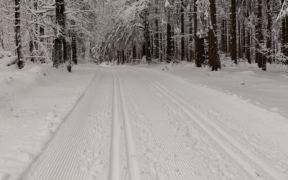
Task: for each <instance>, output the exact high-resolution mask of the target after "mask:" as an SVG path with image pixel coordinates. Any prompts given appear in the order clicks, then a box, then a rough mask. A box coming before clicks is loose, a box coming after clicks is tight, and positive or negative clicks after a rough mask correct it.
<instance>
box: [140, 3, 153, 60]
mask: <svg viewBox="0 0 288 180" xmlns="http://www.w3.org/2000/svg"><path fill="white" fill-rule="evenodd" d="M140 17H141V18H142V20H143V23H144V38H145V41H146V49H145V51H146V52H145V54H146V61H147V62H148V63H150V62H151V61H152V57H151V38H150V31H149V21H148V19H147V17H148V10H147V9H146V10H145V11H144V14H143V15H140Z"/></svg>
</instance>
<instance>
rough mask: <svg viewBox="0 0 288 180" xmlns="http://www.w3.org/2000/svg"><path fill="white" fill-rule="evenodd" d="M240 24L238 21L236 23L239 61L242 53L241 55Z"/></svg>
mask: <svg viewBox="0 0 288 180" xmlns="http://www.w3.org/2000/svg"><path fill="white" fill-rule="evenodd" d="M241 47H242V46H241V22H240V20H239V21H238V57H239V59H241V58H242V53H241Z"/></svg>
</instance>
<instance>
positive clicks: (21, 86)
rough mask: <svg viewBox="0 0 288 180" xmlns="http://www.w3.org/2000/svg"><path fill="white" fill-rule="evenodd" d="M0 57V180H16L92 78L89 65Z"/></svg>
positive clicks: (91, 67)
mask: <svg viewBox="0 0 288 180" xmlns="http://www.w3.org/2000/svg"><path fill="white" fill-rule="evenodd" d="M13 58H15V57H10V58H9V57H4V58H2V59H0V87H1V88H0V144H1V146H0V180H6V179H9V180H13V179H18V178H19V176H20V175H21V174H22V173H23V172H24V171H25V169H26V168H28V167H29V166H30V164H31V163H32V162H33V161H34V159H35V158H36V157H37V155H38V154H39V153H40V152H41V151H42V149H43V148H44V147H45V145H46V143H47V142H48V141H49V140H50V139H51V137H52V136H53V134H54V132H55V131H56V130H57V128H58V127H59V126H60V125H61V123H62V122H63V120H64V119H65V117H66V115H67V114H68V113H69V112H70V110H71V109H72V108H73V107H74V105H75V103H76V102H77V101H78V100H79V98H80V97H81V96H82V94H83V92H84V91H85V89H86V88H87V86H88V84H89V83H90V82H91V80H92V78H93V77H94V74H95V73H94V69H93V66H91V65H81V66H78V67H77V66H75V67H73V73H69V72H67V71H66V69H65V68H63V70H62V69H61V68H60V69H59V70H56V69H54V68H52V65H51V64H50V65H36V64H33V63H30V62H27V63H26V65H25V67H24V69H22V70H19V69H18V68H17V66H16V65H12V66H9V67H8V66H6V64H7V62H11V59H13Z"/></svg>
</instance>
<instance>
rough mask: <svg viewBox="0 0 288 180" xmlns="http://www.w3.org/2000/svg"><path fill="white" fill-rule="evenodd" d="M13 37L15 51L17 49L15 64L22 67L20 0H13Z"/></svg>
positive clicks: (23, 63) (23, 64)
mask: <svg viewBox="0 0 288 180" xmlns="http://www.w3.org/2000/svg"><path fill="white" fill-rule="evenodd" d="M15 38H16V48H17V49H16V51H17V56H18V59H17V65H18V68H19V69H22V68H24V66H25V62H24V58H23V52H22V43H21V16H20V0H15Z"/></svg>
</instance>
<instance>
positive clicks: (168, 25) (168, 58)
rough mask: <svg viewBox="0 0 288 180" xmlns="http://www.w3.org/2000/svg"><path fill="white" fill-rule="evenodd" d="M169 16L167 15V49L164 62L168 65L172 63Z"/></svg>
mask: <svg viewBox="0 0 288 180" xmlns="http://www.w3.org/2000/svg"><path fill="white" fill-rule="evenodd" d="M169 20H170V15H169V14H168V22H167V49H166V61H167V63H170V62H171V61H172V56H173V55H172V32H171V25H170V21H169Z"/></svg>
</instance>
